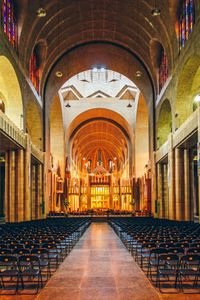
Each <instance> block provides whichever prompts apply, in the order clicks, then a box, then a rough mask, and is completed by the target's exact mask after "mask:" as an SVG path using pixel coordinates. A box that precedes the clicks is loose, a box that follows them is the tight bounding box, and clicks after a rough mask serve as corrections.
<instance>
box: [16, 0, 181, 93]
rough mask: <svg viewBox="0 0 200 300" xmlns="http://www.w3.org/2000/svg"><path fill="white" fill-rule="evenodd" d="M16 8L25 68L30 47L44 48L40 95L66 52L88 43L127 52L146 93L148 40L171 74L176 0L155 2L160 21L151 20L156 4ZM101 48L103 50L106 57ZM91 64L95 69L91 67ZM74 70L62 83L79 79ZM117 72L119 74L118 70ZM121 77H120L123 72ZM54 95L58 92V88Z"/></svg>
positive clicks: (80, 1)
mask: <svg viewBox="0 0 200 300" xmlns="http://www.w3.org/2000/svg"><path fill="white" fill-rule="evenodd" d="M18 2H19V3H22V6H23V15H24V16H25V17H24V18H23V20H21V34H20V39H19V53H20V55H21V60H22V62H23V63H24V65H25V66H26V67H27V68H28V65H29V59H30V56H31V52H32V51H33V48H34V46H35V45H36V44H37V43H38V42H39V41H44V42H45V44H46V49H47V51H46V55H45V61H44V65H43V72H42V81H41V83H42V84H41V86H42V89H43V90H44V87H45V85H46V82H47V79H48V78H50V76H51V72H52V71H55V66H56V64H57V63H58V65H59V63H60V65H63V64H65V63H66V61H67V59H66V58H65V57H66V55H67V53H69V51H71V50H72V49H75V48H74V47H77V46H80V45H86V44H87V43H92V42H106V43H111V44H112V45H113V47H116V46H118V47H119V46H120V47H123V48H124V49H126V51H128V52H129V54H130V53H131V55H133V56H135V57H136V58H135V61H136V63H135V64H136V66H135V71H136V70H137V69H138V68H140V66H141V68H142V69H145V71H144V77H148V79H149V80H150V82H151V88H152V87H153V88H154V89H155V86H156V69H155V67H154V66H153V63H152V59H151V55H150V45H151V42H152V41H153V40H158V41H159V42H160V43H162V45H163V47H164V49H165V51H166V53H167V57H168V62H169V67H170V69H172V68H173V60H174V57H175V56H176V55H177V52H178V42H177V47H174V40H176V36H175V29H174V20H173V17H174V15H173V11H172V10H173V9H174V3H175V2H176V3H177V0H165V1H161V0H157V3H158V4H159V7H160V8H161V16H159V17H153V16H152V15H151V10H152V8H153V7H154V5H155V0H123V1H121V0H73V1H72V0H56V1H55V0H40V1H39V0H37V1H31V0H21V1H20V0H18ZM39 7H44V8H45V9H46V11H47V15H46V17H45V18H38V17H37V16H36V10H37V9H38V8H39ZM172 41H173V48H172ZM96 47H97V46H96ZM106 47H107V46H106V45H104V48H105V52H106ZM118 49H119V48H118ZM118 49H117V51H118ZM172 49H173V51H174V52H173V51H172ZM94 54H95V53H94ZM111 56H112V55H111ZM123 56H124V55H121V56H120V58H119V59H120V60H123ZM81 58H82V57H81V56H79V59H76V63H77V65H78V64H79V65H81ZM90 63H91V64H94V63H95V61H94V60H93V61H91V62H90ZM97 63H98V62H97ZM115 63H116V61H115ZM122 64H123V62H121V63H120V62H119V65H122ZM85 67H86V66H85ZM87 68H89V66H87ZM75 69H76V68H75V67H74V70H73V72H72V74H67V75H66V77H65V76H64V77H65V78H63V82H64V81H65V80H66V79H67V78H68V77H69V75H73V74H75V73H78V72H79V71H81V70H82V69H83V68H81V67H80V66H79V68H78V67H77V69H78V70H75ZM118 69H119V70H118V71H120V68H118ZM121 73H125V72H123V68H122V67H121ZM132 79H134V78H132ZM63 82H62V80H61V82H60V83H59V85H60V86H61V84H62V83H63ZM60 86H59V87H60ZM56 89H57V90H58V86H57V85H56ZM42 92H43V91H42ZM54 92H55V91H54Z"/></svg>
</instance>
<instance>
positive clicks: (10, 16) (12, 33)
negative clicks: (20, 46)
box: [1, 0, 17, 48]
mask: <svg viewBox="0 0 200 300" xmlns="http://www.w3.org/2000/svg"><path fill="white" fill-rule="evenodd" d="M1 16H2V18H1V19H2V26H3V31H4V32H5V34H6V35H7V37H8V40H9V41H10V43H11V44H12V46H13V47H14V48H17V26H16V25H17V23H16V19H15V7H14V1H13V0H2V8H1Z"/></svg>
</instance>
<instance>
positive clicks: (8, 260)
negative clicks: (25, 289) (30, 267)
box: [0, 255, 17, 266]
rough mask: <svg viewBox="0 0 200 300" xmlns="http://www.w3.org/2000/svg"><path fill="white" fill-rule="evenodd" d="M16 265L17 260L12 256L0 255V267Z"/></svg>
mask: <svg viewBox="0 0 200 300" xmlns="http://www.w3.org/2000/svg"><path fill="white" fill-rule="evenodd" d="M16 264H17V258H16V257H15V256H13V255H0V266H6V265H7V266H13V265H16Z"/></svg>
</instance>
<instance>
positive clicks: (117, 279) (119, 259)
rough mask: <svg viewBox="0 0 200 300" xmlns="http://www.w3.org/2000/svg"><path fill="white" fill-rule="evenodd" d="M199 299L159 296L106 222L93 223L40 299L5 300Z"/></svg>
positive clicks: (26, 297)
mask: <svg viewBox="0 0 200 300" xmlns="http://www.w3.org/2000/svg"><path fill="white" fill-rule="evenodd" d="M191 298H192V300H196V299H200V295H164V294H162V295H161V294H159V293H158V292H157V291H156V290H155V289H154V287H152V285H151V284H150V282H149V281H148V279H147V278H146V276H145V275H144V273H143V272H142V271H141V270H140V268H139V267H138V265H137V264H136V263H135V262H134V261H133V259H132V257H131V255H130V254H129V253H128V251H127V250H126V249H125V248H124V246H123V244H122V243H121V241H120V240H119V238H118V237H117V235H116V234H115V233H114V231H113V230H112V229H111V228H110V227H109V225H108V224H107V223H92V225H91V226H90V227H89V229H88V230H87V231H86V233H85V234H84V235H83V237H82V238H81V239H80V241H79V242H78V243H77V245H76V247H75V248H74V249H73V250H72V252H71V253H70V254H69V256H68V257H67V258H66V259H65V261H64V262H63V263H62V264H61V266H60V268H59V269H58V271H57V272H56V273H55V274H54V275H53V276H52V278H51V279H50V280H49V282H48V284H47V285H46V287H45V288H44V289H43V290H42V291H41V292H40V294H39V295H38V296H37V297H33V296H32V297H31V296H15V297H14V296H12V297H4V296H3V298H2V299H5V300H10V299H13V300H33V299H36V300H68V299H70V300H90V299H91V300H157V299H164V300H175V299H176V300H189V299H191Z"/></svg>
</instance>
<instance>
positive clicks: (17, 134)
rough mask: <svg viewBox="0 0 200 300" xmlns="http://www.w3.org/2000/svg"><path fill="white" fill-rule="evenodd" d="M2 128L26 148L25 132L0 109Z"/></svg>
mask: <svg viewBox="0 0 200 300" xmlns="http://www.w3.org/2000/svg"><path fill="white" fill-rule="evenodd" d="M0 130H2V131H3V132H4V134H6V135H7V136H8V137H9V138H11V139H12V140H13V141H14V142H16V143H17V144H19V145H20V146H21V147H23V148H26V137H25V134H24V133H23V132H22V131H21V130H20V129H19V128H18V127H17V126H16V125H15V124H14V123H13V122H12V121H11V120H10V119H9V118H8V117H7V116H6V115H5V114H4V113H3V112H2V111H1V110H0Z"/></svg>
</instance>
